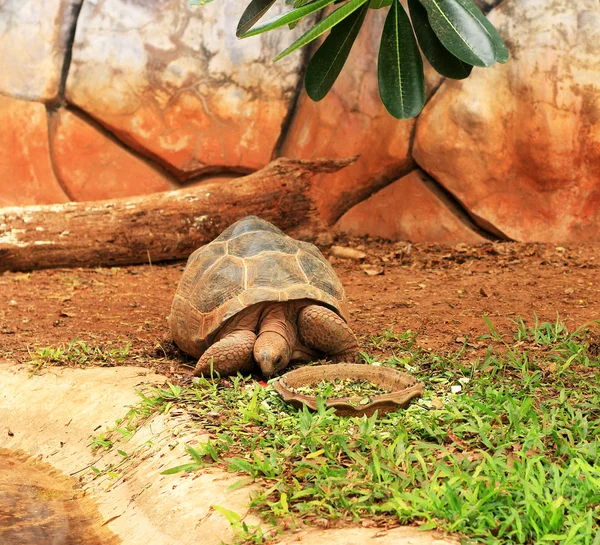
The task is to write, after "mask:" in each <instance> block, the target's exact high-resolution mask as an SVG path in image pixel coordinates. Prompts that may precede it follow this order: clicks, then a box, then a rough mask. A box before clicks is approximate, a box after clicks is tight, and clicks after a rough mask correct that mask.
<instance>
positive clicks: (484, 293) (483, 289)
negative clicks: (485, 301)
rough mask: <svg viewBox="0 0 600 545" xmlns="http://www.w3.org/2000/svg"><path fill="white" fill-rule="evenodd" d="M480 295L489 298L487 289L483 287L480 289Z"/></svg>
mask: <svg viewBox="0 0 600 545" xmlns="http://www.w3.org/2000/svg"><path fill="white" fill-rule="evenodd" d="M479 293H480V294H481V295H482V296H483V297H489V295H488V292H487V291H485V288H483V287H481V288H479Z"/></svg>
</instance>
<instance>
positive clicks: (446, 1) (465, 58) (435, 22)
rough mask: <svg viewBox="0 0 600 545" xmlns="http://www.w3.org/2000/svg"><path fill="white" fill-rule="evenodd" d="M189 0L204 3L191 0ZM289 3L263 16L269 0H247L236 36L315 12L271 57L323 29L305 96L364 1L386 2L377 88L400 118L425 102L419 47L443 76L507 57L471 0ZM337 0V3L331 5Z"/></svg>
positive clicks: (325, 79) (318, 90)
mask: <svg viewBox="0 0 600 545" xmlns="http://www.w3.org/2000/svg"><path fill="white" fill-rule="evenodd" d="M190 3H191V4H192V5H199V4H202V3H204V2H203V1H199V0H190ZM286 3H291V4H292V8H291V9H290V10H287V11H285V12H284V13H282V14H280V15H277V16H276V17H273V18H272V19H269V20H267V21H265V22H261V21H262V19H263V17H264V16H265V15H266V14H267V12H268V11H269V10H270V8H271V7H272V6H273V5H274V4H275V0H251V2H250V4H248V6H247V7H246V9H245V10H244V13H243V14H242V16H241V18H240V20H239V23H238V25H237V30H236V34H237V36H238V37H239V38H248V37H251V36H256V35H258V34H262V33H265V32H269V31H272V30H275V29H278V28H281V27H285V26H288V27H290V28H294V27H295V26H296V25H297V24H298V23H299V22H300V21H303V20H304V19H306V18H308V17H309V16H311V15H315V17H313V19H312V23H314V24H312V26H310V28H308V30H306V31H305V32H304V33H303V34H302V35H301V36H300V37H299V38H298V39H296V40H295V41H294V42H293V43H292V44H291V45H290V46H288V47H287V48H286V49H285V50H284V51H282V52H281V53H280V54H279V55H278V56H277V57H276V58H275V60H279V59H282V58H283V57H285V56H287V55H289V54H290V53H292V52H294V51H296V50H298V49H299V48H301V47H304V46H306V45H308V44H310V43H312V42H314V41H315V40H317V39H318V38H320V37H321V36H323V35H324V34H325V33H327V32H329V34H328V36H327V37H326V38H325V39H324V40H323V42H322V43H321V45H320V46H319V48H318V49H317V50H316V52H315V53H314V55H312V58H311V59H310V61H309V63H308V67H307V70H306V75H305V80H304V81H305V88H306V92H307V94H308V96H309V97H310V98H311V99H313V100H315V101H319V100H322V99H323V98H324V97H325V96H326V95H327V93H328V92H329V91H330V90H331V88H332V86H333V84H334V83H335V81H336V79H337V78H338V76H339V74H340V72H341V71H342V68H343V66H344V64H345V62H346V60H347V59H348V55H349V54H350V50H351V49H352V46H353V44H354V42H355V41H356V38H357V36H358V34H359V32H360V30H361V27H362V26H363V24H364V22H365V18H366V15H367V12H368V11H369V10H370V9H375V10H377V9H383V8H389V11H388V14H387V17H386V19H385V23H384V25H383V29H382V33H381V40H380V47H379V56H378V63H377V74H378V84H379V95H380V97H381V100H382V102H383V104H384V106H385V108H386V109H387V111H388V112H389V113H390V114H391V115H393V116H394V117H396V118H398V119H408V118H412V117H414V116H416V115H418V114H419V112H421V110H422V109H423V106H424V104H425V78H424V72H423V62H422V57H421V52H422V53H423V56H424V57H425V58H426V59H427V61H428V62H429V63H430V64H431V66H432V67H433V68H434V69H435V70H436V71H437V72H439V73H440V74H441V75H442V76H445V77H447V78H453V79H464V78H466V77H468V76H469V74H470V73H471V70H472V68H473V67H474V66H479V67H489V66H491V65H493V64H494V63H496V62H500V63H505V62H506V61H507V60H508V56H509V55H508V50H507V48H506V46H505V44H504V42H503V41H502V38H501V37H500V35H499V34H498V32H497V30H496V29H495V28H494V26H493V25H492V24H491V23H490V22H489V21H488V20H487V19H486V17H485V16H484V15H483V14H482V12H481V11H480V10H479V8H478V7H477V6H476V5H475V4H474V3H473V1H472V0H408V2H407V5H408V13H407V10H405V8H404V7H403V5H402V4H401V3H400V0H291V1H289V0H286ZM332 6H335V9H334V8H333V7H332Z"/></svg>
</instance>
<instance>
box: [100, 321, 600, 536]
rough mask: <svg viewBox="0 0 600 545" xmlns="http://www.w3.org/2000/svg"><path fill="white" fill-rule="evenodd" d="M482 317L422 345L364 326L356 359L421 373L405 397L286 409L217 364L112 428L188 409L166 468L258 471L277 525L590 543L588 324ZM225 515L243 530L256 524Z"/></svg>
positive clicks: (598, 471) (149, 396)
mask: <svg viewBox="0 0 600 545" xmlns="http://www.w3.org/2000/svg"><path fill="white" fill-rule="evenodd" d="M488 325H489V328H490V333H489V335H486V336H485V337H484V338H482V339H480V341H481V340H482V341H483V345H484V346H483V349H482V350H479V351H477V350H475V349H473V348H469V346H472V345H471V344H470V343H469V341H468V339H467V340H466V341H465V343H464V345H463V346H462V347H461V348H460V350H458V351H457V352H456V353H449V354H433V353H430V352H428V351H425V350H422V349H420V348H419V347H418V346H417V344H416V336H415V335H414V334H413V333H411V332H406V333H403V334H395V333H394V332H392V331H387V332H384V333H383V334H382V335H380V336H378V337H376V338H374V339H372V342H371V344H370V346H367V347H365V351H364V353H363V359H365V360H366V362H367V363H371V364H381V365H388V366H391V367H395V368H398V369H402V370H405V371H408V372H410V373H412V374H413V375H415V376H417V377H418V378H420V379H421V380H423V381H424V383H425V385H426V390H425V393H424V395H423V397H422V398H421V399H419V400H417V401H416V402H414V403H413V404H412V405H411V406H410V407H409V408H408V409H406V410H400V411H397V412H394V413H389V414H387V415H383V416H377V415H374V416H373V417H371V418H366V417H363V418H340V417H337V416H336V415H335V413H334V412H333V411H332V410H331V409H325V407H324V405H323V403H321V404H320V408H319V410H318V411H317V412H315V413H311V412H309V411H308V410H295V409H293V408H291V407H289V406H287V405H286V404H285V403H283V402H282V401H281V399H280V398H279V397H278V396H277V394H276V393H275V392H274V391H273V389H272V388H271V387H270V386H268V387H266V388H265V387H263V386H261V385H259V384H258V383H256V382H254V381H252V380H251V379H247V378H243V377H235V378H233V379H221V380H219V379H218V378H217V379H215V380H204V379H202V380H201V381H200V382H199V383H198V384H196V385H194V386H193V387H189V388H181V387H178V386H173V385H169V386H168V387H167V388H161V389H154V390H152V391H151V392H149V393H146V394H145V395H144V396H143V398H142V402H141V403H140V405H138V406H136V407H133V408H131V410H130V411H129V413H128V415H127V417H126V419H124V420H123V421H121V422H118V423H117V427H118V428H119V429H121V433H120V436H121V437H123V436H124V435H125V434H124V433H123V430H124V431H125V432H127V433H129V434H131V433H135V429H136V426H139V425H140V422H142V421H143V420H144V419H147V418H149V417H150V416H151V415H152V414H153V413H154V412H156V411H162V412H166V411H168V410H170V408H171V407H174V406H178V407H179V408H185V410H187V411H189V413H190V414H191V416H193V417H194V418H195V419H197V420H199V421H200V422H201V423H202V427H203V428H204V429H206V430H207V431H208V432H210V434H211V439H210V441H208V442H207V443H203V444H201V445H197V444H196V445H193V446H192V445H188V446H187V451H188V453H189V454H190V457H191V459H190V462H189V463H186V464H184V465H181V466H178V467H176V468H170V469H169V470H167V471H166V472H165V473H166V474H169V473H179V472H188V471H195V470H197V469H201V468H203V467H205V466H207V465H210V464H223V465H225V466H226V467H227V468H228V469H229V470H230V471H232V472H237V473H239V474H240V475H241V479H240V481H239V483H238V484H239V485H243V484H245V483H248V482H255V483H257V484H258V485H259V491H258V492H257V493H256V494H255V495H254V497H253V499H252V507H253V508H254V509H255V510H256V511H257V512H258V513H260V514H261V515H262V516H263V518H265V519H266V520H267V521H270V522H272V523H273V524H274V525H276V526H278V527H283V526H286V527H289V526H293V525H297V524H300V523H301V522H305V523H308V524H311V523H312V522H314V521H315V520H316V519H323V518H326V519H343V520H346V521H359V520H364V519H365V518H370V519H372V520H373V521H374V523H375V524H377V523H381V524H382V525H383V524H390V523H391V522H392V523H394V522H395V523H400V524H418V525H421V526H422V527H423V528H439V529H443V530H447V531H449V532H455V533H458V534H460V535H462V536H463V537H464V538H465V541H469V540H474V541H476V542H480V543H494V544H495V543H506V544H508V543H544V544H546V543H561V544H565V545H566V544H589V545H600V461H599V453H600V389H599V387H598V382H599V377H598V372H599V369H600V362H599V360H598V345H597V337H596V335H597V333H596V331H595V330H594V329H593V328H596V327H597V324H594V325H593V326H590V327H589V328H584V329H581V330H578V331H576V332H572V333H570V332H569V331H567V329H566V327H565V326H564V324H562V323H561V322H560V321H558V320H557V321H556V322H555V323H539V322H538V321H537V320H535V322H534V324H533V325H531V326H528V325H527V324H526V323H525V322H524V321H523V320H517V321H516V322H515V328H516V330H515V332H514V335H513V336H511V337H506V336H505V337H502V336H501V335H499V334H498V333H497V331H496V330H495V329H494V327H493V326H492V324H491V323H489V322H488ZM486 345H487V350H486ZM110 435H111V434H110V433H108V432H107V436H110ZM105 439H106V438H105ZM107 440H111V439H110V437H109V438H108V439H107ZM111 446H112V443H111ZM109 448H110V447H109ZM220 509H222V508H220ZM223 511H226V510H223ZM222 514H223V513H222ZM225 514H226V515H227V513H225ZM228 519H229V520H230V522H231V524H232V526H233V527H234V528H235V529H237V531H238V535H239V536H240V539H241V540H242V541H248V542H249V541H253V542H260V541H262V540H263V539H264V536H263V534H262V532H261V531H260V530H259V529H256V528H248V527H246V526H245V525H244V524H243V521H241V519H240V518H239V517H238V518H236V515H235V513H229V515H228Z"/></svg>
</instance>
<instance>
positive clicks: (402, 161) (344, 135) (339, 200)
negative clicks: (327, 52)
mask: <svg viewBox="0 0 600 545" xmlns="http://www.w3.org/2000/svg"><path fill="white" fill-rule="evenodd" d="M385 11H386V10H377V11H375V10H371V11H370V12H369V13H368V15H367V19H366V20H365V22H364V25H363V28H362V29H361V32H360V34H359V35H358V38H357V40H356V42H355V43H354V46H353V48H352V51H351V53H350V56H349V57H348V60H347V61H346V64H345V65H344V68H343V70H342V73H341V74H340V76H339V77H338V79H337V81H336V83H335V85H334V86H333V88H332V90H331V91H330V92H329V94H328V95H327V96H326V97H325V98H324V99H323V100H322V101H320V102H313V101H312V100H311V99H310V98H308V96H307V95H306V93H305V92H304V91H302V94H301V95H300V99H299V103H298V106H297V109H296V112H295V114H294V118H293V121H292V123H291V126H290V129H289V132H288V134H287V136H286V138H285V140H284V142H283V146H282V148H281V155H283V156H284V157H293V158H302V159H312V158H315V157H348V156H352V155H358V154H361V157H360V158H359V159H358V161H357V162H356V163H355V164H354V165H351V166H349V167H347V168H345V169H344V170H342V171H340V172H338V173H335V174H327V175H322V176H316V177H315V178H314V180H313V186H314V190H313V191H314V195H315V198H316V200H317V203H318V207H319V211H320V212H321V214H322V216H323V217H324V219H325V220H326V221H327V222H328V223H329V224H332V223H334V222H335V221H336V220H337V219H338V218H339V217H340V216H341V215H342V214H343V213H344V212H345V211H346V210H348V209H349V208H350V207H352V206H354V205H355V204H357V203H358V202H360V201H361V200H362V199H364V198H365V197H368V196H369V195H370V194H371V193H373V191H376V190H377V189H379V188H381V187H383V186H384V185H386V184H387V183H389V182H390V181H391V180H394V179H396V178H398V176H401V175H402V174H404V173H406V172H408V171H409V170H410V169H411V168H412V167H413V160H412V159H411V157H410V135H411V131H412V129H413V126H414V124H415V121H414V120H406V121H398V120H397V119H394V118H393V117H391V116H390V115H389V114H388V113H387V112H386V111H385V108H384V107H383V105H382V104H381V101H380V99H379V90H378V86H377V55H378V51H379V38H380V35H381V28H382V26H383V22H384V20H385Z"/></svg>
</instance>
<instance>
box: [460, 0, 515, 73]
mask: <svg viewBox="0 0 600 545" xmlns="http://www.w3.org/2000/svg"><path fill="white" fill-rule="evenodd" d="M457 1H458V3H459V4H461V5H462V6H463V7H464V8H465V9H466V10H467V11H469V12H470V13H471V14H472V15H473V16H474V17H475V18H476V19H477V20H478V21H479V22H480V23H481V24H482V26H483V27H484V28H485V30H486V31H487V33H488V34H489V36H490V38H491V39H492V42H493V43H494V52H495V54H496V61H498V62H499V63H502V64H504V63H505V62H506V61H508V57H509V53H508V49H507V48H506V45H504V42H503V41H502V38H501V37H500V34H498V31H497V30H496V29H495V28H494V25H492V23H490V22H489V21H488V20H487V18H486V17H485V15H483V13H481V10H480V9H479V8H478V7H477V6H476V5H475V4H474V3H473V2H472V1H471V0H457Z"/></svg>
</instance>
